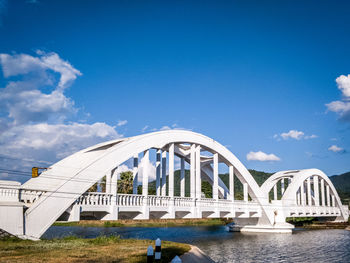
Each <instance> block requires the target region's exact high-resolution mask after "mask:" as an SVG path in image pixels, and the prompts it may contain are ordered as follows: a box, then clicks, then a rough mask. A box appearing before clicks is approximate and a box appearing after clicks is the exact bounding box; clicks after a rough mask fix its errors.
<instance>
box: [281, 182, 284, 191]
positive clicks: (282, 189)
mask: <svg viewBox="0 0 350 263" xmlns="http://www.w3.org/2000/svg"><path fill="white" fill-rule="evenodd" d="M281 194H282V195H283V194H284V178H282V179H281Z"/></svg>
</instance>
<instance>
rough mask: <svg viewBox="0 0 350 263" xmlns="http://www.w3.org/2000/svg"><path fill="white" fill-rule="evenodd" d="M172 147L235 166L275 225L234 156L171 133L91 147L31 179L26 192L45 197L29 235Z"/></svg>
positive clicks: (190, 135)
mask: <svg viewBox="0 0 350 263" xmlns="http://www.w3.org/2000/svg"><path fill="white" fill-rule="evenodd" d="M172 143H174V144H176V143H190V144H195V145H200V146H201V147H202V148H203V149H205V150H207V151H209V152H212V153H217V154H219V155H220V160H221V162H223V163H225V164H227V165H228V166H233V167H234V169H235V175H236V176H237V177H238V179H239V180H240V181H241V182H242V183H246V184H247V185H248V186H249V188H248V189H249V195H250V196H251V198H252V199H253V200H255V201H257V202H258V203H259V205H260V206H261V209H262V218H263V220H262V221H264V222H266V223H269V224H272V222H273V212H272V211H271V210H269V209H266V206H267V204H268V199H266V198H265V194H264V192H263V191H262V190H261V189H260V188H259V186H258V184H257V183H256V181H255V180H254V178H253V177H252V175H251V174H250V173H249V171H248V170H247V168H246V167H244V165H243V164H242V163H241V162H240V161H239V160H238V159H237V158H236V156H235V155H234V154H233V153H231V152H230V151H229V150H228V149H227V148H226V147H224V146H223V145H221V144H220V143H218V142H216V141H215V140H213V139H211V138H209V137H206V136H204V135H202V134H198V133H194V132H191V131H184V130H168V131H161V132H154V133H149V134H144V135H139V136H135V137H130V138H125V139H118V140H114V141H109V142H105V143H101V144H98V145H95V146H92V147H89V148H87V149H84V150H82V151H79V152H77V153H75V154H73V155H71V156H68V157H67V158H65V159H63V160H61V161H59V162H57V163H56V164H54V165H52V166H51V167H50V168H49V169H48V170H47V171H45V172H43V173H42V174H41V175H40V176H39V177H37V178H33V179H30V180H29V181H28V182H26V183H25V184H24V185H23V188H24V189H41V190H42V191H43V192H44V193H43V194H42V196H41V197H40V198H39V199H38V200H37V201H36V202H35V203H34V204H33V205H32V206H31V207H30V208H29V209H28V210H27V211H26V212H25V229H26V230H25V235H26V236H27V237H30V238H39V237H40V236H41V235H42V234H43V233H44V232H45V231H46V230H47V229H48V228H49V227H50V226H51V224H52V223H54V221H55V220H56V219H57V218H58V217H59V216H60V215H61V214H62V213H64V211H66V210H67V208H69V207H70V206H71V205H72V203H73V202H74V201H75V200H76V199H77V198H79V196H81V195H82V194H83V193H84V192H86V191H87V190H88V189H89V187H91V185H93V184H94V183H95V182H97V181H98V180H100V179H101V178H102V177H103V176H105V175H106V174H107V173H110V172H111V171H112V170H113V169H115V167H117V166H119V165H120V164H122V163H124V162H125V161H127V160H128V159H130V158H131V157H133V156H134V155H135V153H141V152H144V151H146V150H148V149H152V148H155V149H162V148H164V147H165V146H166V145H169V144H172ZM208 173H209V172H208Z"/></svg>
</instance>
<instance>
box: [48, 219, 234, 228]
mask: <svg viewBox="0 0 350 263" xmlns="http://www.w3.org/2000/svg"><path fill="white" fill-rule="evenodd" d="M230 222H231V221H228V220H225V219H222V218H221V219H151V220H116V221H101V220H80V221H79V222H56V223H54V224H53V225H54V226H82V227H175V226H219V225H226V224H228V223H230Z"/></svg>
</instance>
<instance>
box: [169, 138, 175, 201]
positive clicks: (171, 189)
mask: <svg viewBox="0 0 350 263" xmlns="http://www.w3.org/2000/svg"><path fill="white" fill-rule="evenodd" d="M174 148H175V145H174V144H173V143H171V144H170V146H169V182H168V186H169V187H168V195H169V196H170V197H174Z"/></svg>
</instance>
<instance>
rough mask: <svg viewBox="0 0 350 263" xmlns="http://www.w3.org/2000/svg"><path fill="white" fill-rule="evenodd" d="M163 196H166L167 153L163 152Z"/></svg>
mask: <svg viewBox="0 0 350 263" xmlns="http://www.w3.org/2000/svg"><path fill="white" fill-rule="evenodd" d="M161 195H162V196H166V151H163V152H162V191H161Z"/></svg>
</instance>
